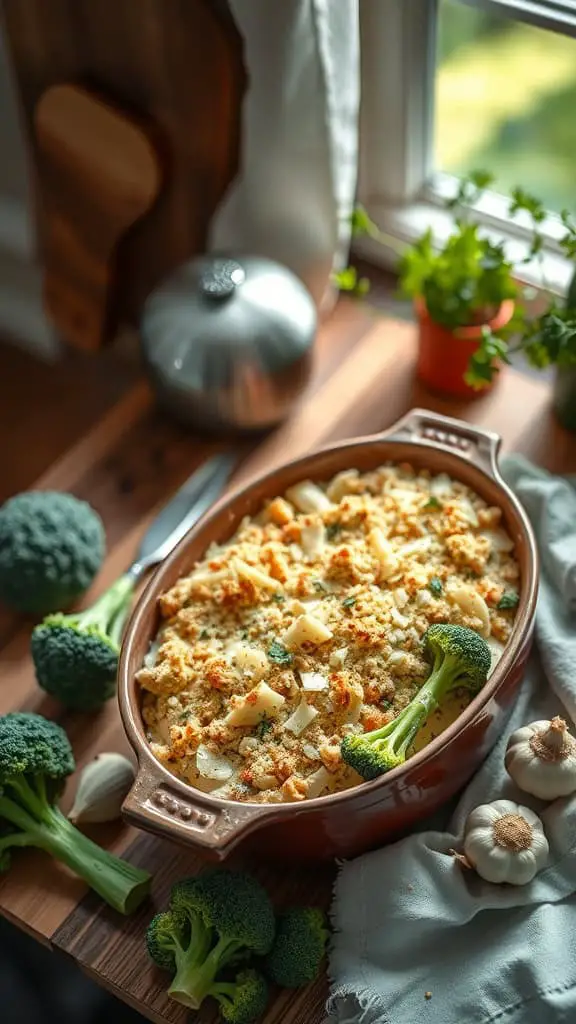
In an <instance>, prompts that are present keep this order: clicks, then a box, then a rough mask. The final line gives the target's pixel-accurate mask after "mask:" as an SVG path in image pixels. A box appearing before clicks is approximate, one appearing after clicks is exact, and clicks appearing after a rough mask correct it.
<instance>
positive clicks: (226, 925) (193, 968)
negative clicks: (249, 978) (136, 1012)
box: [147, 869, 275, 1020]
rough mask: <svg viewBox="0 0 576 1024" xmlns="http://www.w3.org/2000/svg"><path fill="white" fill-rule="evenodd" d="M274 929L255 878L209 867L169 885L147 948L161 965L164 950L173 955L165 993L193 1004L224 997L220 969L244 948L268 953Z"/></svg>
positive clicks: (269, 909)
mask: <svg viewBox="0 0 576 1024" xmlns="http://www.w3.org/2000/svg"><path fill="white" fill-rule="evenodd" d="M274 930H275V921H274V911H273V909H272V905H271V903H270V900H269V899H268V896H267V894H266V892H265V890H264V889H263V888H262V886H261V885H260V884H259V882H257V881H256V879H255V878H252V876H251V875H247V874H244V873H243V872H237V871H227V870H225V869H214V870H211V871H206V872H204V873H203V874H201V875H199V876H197V877H196V878H186V879H183V880H182V881H180V882H177V883H176V885H174V887H173V888H172V893H171V896H170V911H169V913H168V914H167V915H164V914H159V915H157V916H156V918H154V920H153V921H152V922H151V924H150V927H149V930H148V939H147V945H148V952H149V953H150V956H151V957H152V959H153V960H154V962H155V963H157V964H158V965H159V966H162V967H164V968H165V969H170V968H169V967H168V965H169V964H170V963H171V962H172V961H171V960H169V956H172V957H173V958H174V960H173V962H174V967H173V968H172V970H173V973H174V978H173V980H172V984H171V985H170V987H169V989H168V995H169V996H170V997H171V998H172V999H175V1000H176V1002H179V1003H182V1004H183V1005H184V1006H188V1007H190V1008H191V1009H193V1010H197V1009H198V1008H199V1006H200V1005H201V1004H202V1002H203V1001H204V999H206V998H207V997H208V996H210V995H214V996H215V998H219V996H220V997H221V998H224V996H225V995H226V992H225V991H224V989H222V987H221V986H222V984H223V981H222V978H221V977H220V975H221V974H222V972H224V971H225V969H228V968H230V967H234V966H237V965H238V963H239V962H241V961H242V960H243V959H245V958H246V957H247V956H250V954H255V955H258V956H265V955H266V953H268V951H269V950H270V948H271V946H272V942H273V941H274ZM230 1012H231V1011H230ZM230 1019H231V1020H232V1019H233V1018H230ZM239 1020H240V1018H239Z"/></svg>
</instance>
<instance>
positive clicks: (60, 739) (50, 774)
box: [0, 711, 75, 795]
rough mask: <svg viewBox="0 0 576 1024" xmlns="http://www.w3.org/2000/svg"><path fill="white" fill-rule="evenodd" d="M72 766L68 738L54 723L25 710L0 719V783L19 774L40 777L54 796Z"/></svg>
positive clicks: (70, 771)
mask: <svg viewBox="0 0 576 1024" xmlns="http://www.w3.org/2000/svg"><path fill="white" fill-rule="evenodd" d="M74 768H75V762H74V754H73V753H72V747H71V746H70V741H69V739H68V737H67V735H66V733H65V732H64V729H62V728H61V727H60V726H59V725H57V723H56V722H50V721H48V719H47V718H43V716H42V715H35V714H33V713H32V712H29V711H14V712H11V713H10V714H8V715H3V716H2V717H1V718H0V786H1V785H2V784H5V783H7V782H9V781H11V780H15V779H17V778H18V777H19V776H42V777H43V778H44V779H45V780H46V781H51V782H52V783H53V785H52V787H51V789H52V793H53V794H54V795H57V794H58V793H59V792H60V790H61V789H62V787H63V785H64V781H65V779H66V778H67V777H68V775H71V774H72V772H73V771H74Z"/></svg>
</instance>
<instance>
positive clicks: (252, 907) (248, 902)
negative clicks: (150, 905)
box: [170, 868, 275, 956]
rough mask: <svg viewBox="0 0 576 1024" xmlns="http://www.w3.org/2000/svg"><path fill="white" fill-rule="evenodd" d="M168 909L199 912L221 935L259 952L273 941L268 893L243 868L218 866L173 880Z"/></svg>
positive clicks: (208, 924)
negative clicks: (235, 869)
mask: <svg viewBox="0 0 576 1024" xmlns="http://www.w3.org/2000/svg"><path fill="white" fill-rule="evenodd" d="M170 909H171V910H176V911H185V912H186V911H187V912H193V913H195V914H198V915H199V916H200V918H201V920H202V922H203V923H204V925H205V927H206V928H213V929H214V930H215V931H216V932H217V934H218V936H219V937H220V938H224V939H226V941H228V942H233V943H234V944H235V945H237V946H239V947H240V946H241V947H246V948H247V949H249V950H251V951H252V952H253V953H256V954H258V955H260V956H263V955H264V954H265V953H267V952H268V950H269V949H270V947H271V945H272V942H273V941H274V931H275V920H274V911H273V908H272V904H271V903H270V899H269V897H268V894H267V892H266V890H265V889H264V888H263V887H262V886H261V885H260V883H259V882H258V881H257V880H256V879H255V878H253V877H252V875H248V874H245V873H244V872H242V871H228V870H227V869H225V868H219V869H215V870H212V871H206V872H204V873H203V874H201V875H198V876H197V877H196V878H188V879H184V880H183V881H182V882H178V883H176V885H175V886H174V887H173V889H172V893H171V895H170Z"/></svg>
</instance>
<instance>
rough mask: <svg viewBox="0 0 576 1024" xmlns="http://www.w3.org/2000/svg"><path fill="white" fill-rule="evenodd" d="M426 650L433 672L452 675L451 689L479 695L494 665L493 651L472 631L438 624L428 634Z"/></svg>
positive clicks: (425, 636) (425, 635) (431, 627)
mask: <svg viewBox="0 0 576 1024" xmlns="http://www.w3.org/2000/svg"><path fill="white" fill-rule="evenodd" d="M424 649H425V651H426V653H427V655H428V657H429V658H430V659H431V661H432V662H433V671H434V672H439V671H442V672H443V673H447V674H449V675H450V676H451V678H452V685H458V686H467V687H468V688H469V689H471V690H472V691H473V692H474V693H476V691H477V690H479V689H480V688H481V687H482V686H483V685H484V683H485V682H486V679H487V677H488V672H489V671H490V665H491V661H492V657H491V654H490V648H489V647H488V644H487V643H486V641H485V640H484V639H483V637H481V636H480V634H479V633H476V632H475V631H474V630H473V629H467V627H466V626H452V625H449V624H448V623H437V624H436V625H434V626H430V627H429V628H428V629H427V630H426V632H425V634H424Z"/></svg>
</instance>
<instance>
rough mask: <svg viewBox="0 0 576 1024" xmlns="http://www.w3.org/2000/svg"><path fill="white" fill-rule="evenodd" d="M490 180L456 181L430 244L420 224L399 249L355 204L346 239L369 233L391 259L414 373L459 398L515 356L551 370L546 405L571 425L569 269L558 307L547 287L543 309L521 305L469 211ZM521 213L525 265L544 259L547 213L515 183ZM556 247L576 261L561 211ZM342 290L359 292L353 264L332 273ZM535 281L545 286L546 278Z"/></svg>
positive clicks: (574, 295) (575, 404) (515, 209)
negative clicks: (445, 227)
mask: <svg viewBox="0 0 576 1024" xmlns="http://www.w3.org/2000/svg"><path fill="white" fill-rule="evenodd" d="M492 182H493V177H492V175H491V174H489V173H488V172H486V171H475V172H473V173H472V174H470V175H469V176H468V177H467V178H465V179H463V180H462V181H461V182H460V185H459V188H458V191H457V193H456V195H455V196H454V197H453V198H452V199H450V200H448V202H447V207H448V208H449V209H451V210H453V211H454V212H455V214H456V221H455V229H454V231H453V232H452V234H451V235H450V237H449V238H448V239H447V241H446V242H445V243H444V245H443V246H441V247H440V248H437V247H436V246H435V244H434V239H433V235H432V231H431V230H428V231H426V232H424V234H423V235H422V236H421V237H420V239H419V240H418V241H417V242H416V243H415V244H414V245H412V246H409V247H406V246H405V245H402V244H401V243H399V242H398V241H397V239H394V238H392V237H390V236H389V235H387V234H385V233H383V232H381V231H380V230H379V229H378V227H377V226H376V225H375V224H374V223H373V222H372V221H371V220H370V218H369V217H368V214H367V213H366V211H365V210H364V209H363V208H362V207H357V208H356V209H355V210H354V212H353V215H352V219H351V226H352V235H353V236H358V235H362V234H364V235H366V234H367V235H371V236H372V237H374V238H377V239H378V240H379V241H380V242H382V243H384V244H385V245H386V246H387V247H388V248H391V249H392V250H393V251H395V252H397V253H398V255H399V264H398V271H399V278H400V287H401V291H402V293H403V295H404V296H408V297H410V298H412V300H413V302H414V306H415V310H416V314H417V317H418V322H419V347H418V376H419V377H420V379H421V380H422V381H423V383H425V384H426V385H427V386H428V387H430V388H432V389H433V390H438V391H442V392H444V393H447V394H451V395H456V396H458V397H473V396H474V395H476V394H478V393H482V392H484V391H486V390H487V389H489V388H490V387H492V386H493V384H494V381H495V380H496V378H497V374H498V371H499V369H500V368H501V366H502V364H503V363H509V362H510V361H511V356H512V355H513V354H514V353H515V352H523V354H524V356H525V357H526V359H527V361H528V362H529V363H530V364H531V365H532V366H534V367H536V368H538V369H544V368H546V367H548V366H555V367H556V381H555V387H554V408H555V411H556V413H557V415H558V417H559V419H560V421H561V422H562V423H563V425H564V426H566V427H568V428H569V429H571V430H576V272H575V274H574V277H573V280H572V283H571V286H570V289H569V292H568V296H567V299H566V302H565V303H559V302H558V300H557V299H556V298H555V297H554V296H553V295H552V294H551V293H550V292H549V290H548V297H547V299H546V300H545V306H544V310H543V312H540V313H539V314H534V313H533V312H531V311H529V310H527V309H526V308H524V306H523V305H522V302H521V300H522V299H523V298H525V297H526V294H527V290H525V289H524V290H523V289H522V288H521V286H520V285H519V284H518V282H517V280H516V277H515V274H516V271H515V267H514V265H513V264H512V263H511V261H510V260H509V259H507V257H506V255H505V252H504V247H503V245H501V244H497V243H494V242H493V241H491V240H490V239H488V238H486V237H484V236H483V235H482V233H481V229H480V227H479V225H478V224H476V223H475V222H474V221H473V220H472V219H471V207H472V206H473V205H474V204H475V203H476V202H477V201H478V199H479V198H480V196H481V195H482V192H483V191H484V190H485V189H486V188H487V187H488V186H489V185H491V184H492ZM519 213H522V214H523V215H524V217H525V218H526V217H527V218H528V220H529V222H530V225H531V238H530V245H529V248H528V252H527V254H526V257H525V259H524V260H523V262H524V263H531V262H532V261H533V260H537V261H540V262H541V263H542V260H543V255H542V251H543V238H542V235H541V231H540V228H541V224H542V222H543V221H544V220H545V218H546V216H547V214H546V210H545V208H544V206H543V204H542V203H541V202H540V200H539V199H537V198H536V197H534V196H532V195H531V194H530V193H528V192H526V191H525V190H524V189H523V188H520V187H518V188H515V189H513V190H512V192H511V197H510V202H509V205H508V215H509V218H510V219H514V218H515V217H517V215H518V214H519ZM561 218H562V224H563V226H564V229H565V232H564V235H563V237H562V238H561V239H560V246H561V248H562V249H563V251H564V253H565V254H566V256H567V257H568V258H569V259H571V260H576V221H574V220H573V219H572V217H571V215H570V214H569V213H568V211H563V213H562V215H561ZM334 280H335V283H336V285H337V286H338V288H339V289H340V290H341V291H347V292H350V293H353V294H356V295H359V296H364V295H366V294H367V292H368V290H369V282H368V281H367V280H366V279H365V278H361V277H359V276H358V273H357V271H356V268H355V267H353V266H350V267H346V268H345V269H344V270H342V271H340V272H339V274H336V275H334ZM542 286H543V290H544V292H546V291H547V289H546V282H545V275H544V273H542Z"/></svg>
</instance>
